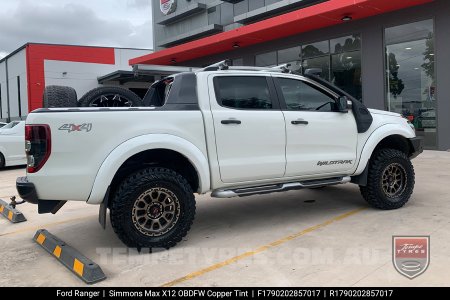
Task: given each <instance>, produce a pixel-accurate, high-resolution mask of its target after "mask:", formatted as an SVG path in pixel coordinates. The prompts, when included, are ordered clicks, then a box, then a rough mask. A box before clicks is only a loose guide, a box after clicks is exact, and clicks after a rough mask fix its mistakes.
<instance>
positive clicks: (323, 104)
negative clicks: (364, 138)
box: [274, 75, 358, 177]
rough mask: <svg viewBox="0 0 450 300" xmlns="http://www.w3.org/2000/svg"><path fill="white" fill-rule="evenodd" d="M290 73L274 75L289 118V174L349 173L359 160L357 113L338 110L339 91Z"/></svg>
mask: <svg viewBox="0 0 450 300" xmlns="http://www.w3.org/2000/svg"><path fill="white" fill-rule="evenodd" d="M288 76H289V75H287V77H281V76H280V75H279V76H277V77H274V80H275V84H276V88H277V92H278V95H279V97H280V98H281V99H280V102H281V104H280V105H281V107H282V111H283V114H284V116H285V119H286V137H287V144H286V161H287V164H286V177H291V176H304V175H315V174H320V175H325V174H336V175H339V174H341V175H342V174H348V172H349V171H350V170H351V169H352V168H353V166H354V165H355V163H356V146H357V138H358V131H357V127H356V121H355V118H354V116H353V113H352V112H351V110H350V111H349V112H348V113H342V112H337V111H336V110H335V107H336V106H335V104H336V100H337V99H336V96H337V95H333V92H331V91H329V90H327V89H326V88H325V87H323V86H321V85H319V84H317V83H315V82H314V81H312V80H309V79H307V78H303V79H299V77H298V76H295V77H288Z"/></svg>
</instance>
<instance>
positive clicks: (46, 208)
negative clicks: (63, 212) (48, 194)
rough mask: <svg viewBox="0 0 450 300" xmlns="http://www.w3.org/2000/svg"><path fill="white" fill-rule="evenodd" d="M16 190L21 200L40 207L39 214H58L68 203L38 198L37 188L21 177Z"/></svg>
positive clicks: (17, 181) (18, 179)
mask: <svg viewBox="0 0 450 300" xmlns="http://www.w3.org/2000/svg"><path fill="white" fill-rule="evenodd" d="M16 189H17V192H18V193H19V196H20V198H22V199H23V200H25V201H27V202H28V203H32V204H37V205H38V213H39V214H48V213H52V214H56V213H57V212H58V210H59V209H60V208H61V207H62V206H63V205H64V204H65V203H66V201H59V200H42V199H39V198H38V196H37V192H36V187H35V186H34V184H33V183H31V182H29V181H28V179H27V177H19V178H17V179H16Z"/></svg>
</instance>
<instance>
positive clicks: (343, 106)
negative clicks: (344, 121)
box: [336, 96, 348, 113]
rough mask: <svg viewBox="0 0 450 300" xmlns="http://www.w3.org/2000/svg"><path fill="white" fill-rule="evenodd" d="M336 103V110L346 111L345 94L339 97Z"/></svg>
mask: <svg viewBox="0 0 450 300" xmlns="http://www.w3.org/2000/svg"><path fill="white" fill-rule="evenodd" d="M336 104H337V111H338V112H341V113H348V98H347V96H342V97H339V99H338V100H337V103H336Z"/></svg>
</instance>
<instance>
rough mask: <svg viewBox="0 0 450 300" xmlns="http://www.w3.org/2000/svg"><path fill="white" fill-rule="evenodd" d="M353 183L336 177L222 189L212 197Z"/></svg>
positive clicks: (242, 195)
mask: <svg viewBox="0 0 450 300" xmlns="http://www.w3.org/2000/svg"><path fill="white" fill-rule="evenodd" d="M350 181H351V177H350V176H346V177H335V178H328V179H318V180H307V181H301V182H288V183H280V184H272V185H262V186H253V187H246V188H236V189H229V190H226V189H221V190H215V191H213V192H212V193H211V197H214V198H233V197H244V196H250V195H258V194H268V193H274V192H283V191H289V190H297V189H304V188H313V187H319V186H326V185H336V184H341V183H347V182H350Z"/></svg>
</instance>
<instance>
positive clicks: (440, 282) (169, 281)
mask: <svg viewBox="0 0 450 300" xmlns="http://www.w3.org/2000/svg"><path fill="white" fill-rule="evenodd" d="M413 163H414V166H415V169H416V188H415V192H414V194H413V196H412V199H411V200H410V202H409V203H408V204H407V205H406V206H405V207H404V208H402V209H399V210H395V211H380V210H376V209H372V208H370V207H369V206H368V205H367V204H366V203H365V202H364V200H363V199H362V197H361V196H360V193H359V189H358V187H357V186H355V185H351V184H347V185H340V186H333V187H327V188H324V189H319V190H299V191H290V192H285V193H278V194H269V195H262V196H251V197H246V198H236V199H212V198H210V197H209V195H204V196H197V197H196V198H197V201H198V206H197V215H196V220H195V221H194V225H193V227H192V229H191V231H190V232H189V234H188V236H187V237H186V238H185V239H184V241H183V242H181V243H180V244H178V245H177V246H176V247H175V248H172V249H170V250H169V251H157V252H154V253H151V254H149V253H141V254H139V253H137V252H136V251H133V250H129V249H127V248H125V247H124V246H123V245H122V243H121V242H120V240H118V238H117V237H116V236H115V234H114V232H113V231H112V229H111V227H110V226H109V224H108V227H107V230H106V231H104V230H103V229H102V228H101V227H100V225H99V224H98V221H97V213H98V207H96V206H90V205H87V204H85V203H73V202H72V203H68V204H67V205H66V206H64V207H63V208H62V209H61V211H60V212H59V213H58V214H57V215H38V214H37V207H36V206H33V205H31V204H24V205H21V206H20V207H19V209H20V210H21V211H22V212H23V213H24V214H25V216H26V217H27V219H28V220H29V221H28V222H25V223H21V224H11V223H9V222H8V221H7V220H6V219H3V218H2V219H0V286H23V285H24V286H84V283H83V282H82V281H81V280H80V279H78V278H77V277H76V276H75V275H73V274H72V273H70V272H69V271H68V270H67V269H66V268H64V267H63V266H62V265H61V264H60V263H59V262H57V261H56V259H54V258H53V257H51V256H50V255H49V254H47V253H46V252H45V251H44V250H43V249H42V248H40V247H39V246H38V245H36V244H35V243H34V242H33V241H32V237H33V235H34V233H35V231H36V230H37V229H39V228H45V229H47V230H49V231H50V232H51V233H52V234H54V235H56V236H58V237H59V238H61V239H62V240H64V241H65V242H66V243H68V244H70V245H71V246H73V247H75V248H77V249H78V250H80V251H81V252H82V253H83V254H84V255H86V256H87V257H89V258H91V259H92V260H94V261H95V262H96V263H98V264H99V265H100V266H101V267H102V269H103V271H104V272H105V274H106V275H107V276H108V279H107V280H105V281H103V282H101V283H98V284H97V285H96V286H160V285H169V286H449V285H450V275H448V270H447V269H448V268H449V267H450V257H449V255H448V253H449V251H450V238H449V237H450V184H449V183H450V153H449V152H434V151H426V152H425V153H423V154H422V155H421V156H419V158H417V159H415V160H414V161H413ZM24 173H25V171H24V170H23V169H21V168H10V169H6V170H1V171H0V198H3V199H4V200H8V199H9V196H12V195H15V194H16V191H15V178H16V177H17V176H23V174H24ZM393 235H430V236H431V251H430V253H431V260H430V266H429V268H428V270H427V271H426V272H425V273H424V274H422V275H421V276H419V277H417V278H416V279H413V280H410V279H407V278H406V277H404V276H402V275H400V274H399V273H398V272H397V271H396V270H395V269H394V267H393V264H392V246H391V244H392V236H393Z"/></svg>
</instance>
